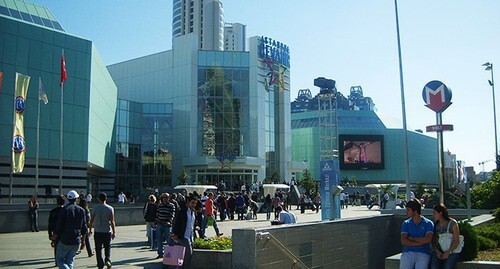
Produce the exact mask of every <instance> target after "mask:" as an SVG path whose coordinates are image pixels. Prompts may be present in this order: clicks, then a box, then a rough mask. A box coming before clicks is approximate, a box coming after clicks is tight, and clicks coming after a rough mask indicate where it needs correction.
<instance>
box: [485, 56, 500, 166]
mask: <svg viewBox="0 0 500 269" xmlns="http://www.w3.org/2000/svg"><path fill="white" fill-rule="evenodd" d="M483 66H484V67H486V68H485V69H484V70H486V71H490V72H491V80H488V82H489V84H490V86H491V93H492V94H493V121H494V122H493V124H494V127H495V163H496V165H497V166H496V168H497V169H496V170H497V171H500V156H498V139H497V111H496V106H495V81H494V80H493V64H492V63H490V62H487V63H485V64H483Z"/></svg>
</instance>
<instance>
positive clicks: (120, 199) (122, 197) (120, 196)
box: [118, 191, 127, 204]
mask: <svg viewBox="0 0 500 269" xmlns="http://www.w3.org/2000/svg"><path fill="white" fill-rule="evenodd" d="M126 201H127V196H126V195H125V194H124V193H123V192H122V191H121V192H120V194H118V203H120V204H124V203H125V202H126Z"/></svg>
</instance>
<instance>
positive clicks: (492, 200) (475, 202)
mask: <svg viewBox="0 0 500 269" xmlns="http://www.w3.org/2000/svg"><path fill="white" fill-rule="evenodd" d="M471 197H472V206H473V207H474V208H477V209H494V208H497V207H500V173H499V172H498V171H495V172H494V173H493V175H492V177H491V178H490V180H488V181H486V182H484V183H482V184H479V185H476V186H474V187H473V188H472V191H471Z"/></svg>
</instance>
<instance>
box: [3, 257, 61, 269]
mask: <svg viewBox="0 0 500 269" xmlns="http://www.w3.org/2000/svg"><path fill="white" fill-rule="evenodd" d="M47 263H49V264H51V265H50V266H47V267H40V266H42V264H43V265H45V266H46V264H47ZM53 264H54V258H45V259H30V260H24V261H17V260H12V261H1V262H0V267H1V268H3V267H12V268H18V267H23V266H26V267H30V268H52V267H54V266H53Z"/></svg>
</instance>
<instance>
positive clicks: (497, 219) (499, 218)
mask: <svg viewBox="0 0 500 269" xmlns="http://www.w3.org/2000/svg"><path fill="white" fill-rule="evenodd" d="M493 216H494V217H495V222H500V207H498V208H497V209H495V212H493Z"/></svg>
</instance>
